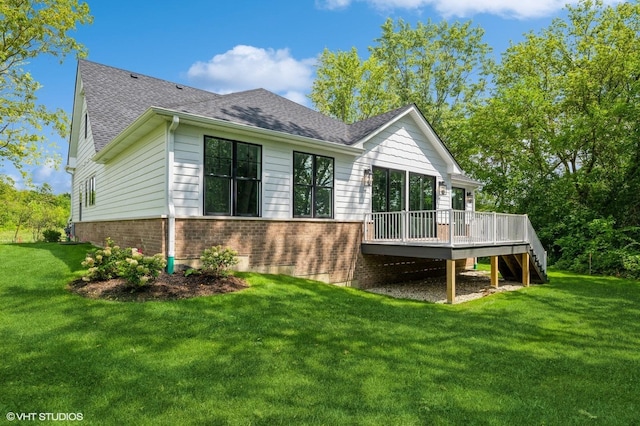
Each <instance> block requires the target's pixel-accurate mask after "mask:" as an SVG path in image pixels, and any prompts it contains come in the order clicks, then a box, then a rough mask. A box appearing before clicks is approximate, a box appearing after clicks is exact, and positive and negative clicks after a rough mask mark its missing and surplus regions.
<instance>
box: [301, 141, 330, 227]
mask: <svg viewBox="0 0 640 426" xmlns="http://www.w3.org/2000/svg"><path fill="white" fill-rule="evenodd" d="M333 182H334V159H333V158H331V157H325V156H322V155H315V154H306V153H303V152H294V153H293V216H294V217H317V218H332V217H333Z"/></svg>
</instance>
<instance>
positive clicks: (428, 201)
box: [409, 173, 436, 211]
mask: <svg viewBox="0 0 640 426" xmlns="http://www.w3.org/2000/svg"><path fill="white" fill-rule="evenodd" d="M435 190H436V178H435V177H434V176H427V175H422V174H419V173H409V210H411V211H419V210H434V209H435V208H436V201H435V197H434V193H435Z"/></svg>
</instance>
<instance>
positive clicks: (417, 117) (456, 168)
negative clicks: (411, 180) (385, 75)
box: [353, 106, 462, 174]
mask: <svg viewBox="0 0 640 426" xmlns="http://www.w3.org/2000/svg"><path fill="white" fill-rule="evenodd" d="M408 115H409V116H411V118H413V120H414V122H415V123H416V124H417V125H418V127H420V129H421V130H422V133H424V135H425V136H426V137H427V139H428V140H429V141H431V143H432V145H433V147H434V148H435V150H436V151H437V152H438V154H440V156H441V157H442V159H443V160H444V162H445V163H446V164H447V172H448V173H449V174H453V173H457V174H462V169H461V168H460V165H459V164H458V162H457V161H456V160H455V158H453V155H451V152H449V150H448V149H447V148H446V147H445V146H444V143H443V142H442V140H440V138H439V137H438V135H437V134H436V132H434V131H433V129H432V128H431V125H429V123H428V122H427V120H426V119H425V118H424V117H423V115H422V113H420V111H418V109H417V108H416V107H415V106H412V107H411V108H409V109H407V110H406V111H405V112H403V113H402V114H400V115H398V116H397V117H394V118H393V119H392V120H389V121H388V122H387V123H386V124H384V125H383V126H380V127H379V128H378V129H376V130H375V131H374V132H372V133H370V134H368V135H367V136H365V137H364V138H362V139H361V140H359V141H358V142H356V143H355V144H353V146H354V147H360V148H362V147H363V146H364V144H365V143H366V142H367V141H369V140H371V139H372V138H373V137H375V136H376V135H378V134H380V133H381V132H382V131H384V130H385V129H387V128H389V127H390V126H392V125H393V124H395V123H397V122H398V121H400V120H401V119H403V118H404V117H406V116H408Z"/></svg>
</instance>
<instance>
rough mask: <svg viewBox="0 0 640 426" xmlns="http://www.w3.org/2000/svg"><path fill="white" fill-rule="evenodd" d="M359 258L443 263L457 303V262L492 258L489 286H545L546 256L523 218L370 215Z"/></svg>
mask: <svg viewBox="0 0 640 426" xmlns="http://www.w3.org/2000/svg"><path fill="white" fill-rule="evenodd" d="M361 250H362V253H363V254H372V255H386V256H404V257H416V258H427V259H443V260H445V261H446V262H447V300H448V302H449V303H453V301H454V300H455V260H456V259H466V258H475V257H489V258H490V259H491V277H492V278H491V283H492V285H494V286H497V285H498V271H499V272H500V273H501V274H502V276H503V277H504V278H505V279H511V280H513V279H517V280H520V281H521V282H522V283H523V285H525V286H528V285H529V282H530V281H534V282H546V281H547V275H546V270H547V262H546V252H545V250H544V247H543V246H542V244H541V243H540V241H539V239H538V237H537V235H536V232H535V230H534V229H533V226H531V222H530V221H529V218H528V217H527V216H526V215H509V214H501V213H487V212H470V211H457V210H430V211H411V212H406V211H404V212H391V213H370V214H367V215H366V217H365V220H364V239H363V242H362V246H361Z"/></svg>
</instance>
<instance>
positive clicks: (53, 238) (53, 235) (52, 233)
mask: <svg viewBox="0 0 640 426" xmlns="http://www.w3.org/2000/svg"><path fill="white" fill-rule="evenodd" d="M42 236H43V237H44V240H45V241H46V242H48V243H57V242H58V241H60V237H61V236H62V232H59V231H56V230H55V229H47V230H45V231H43V232H42Z"/></svg>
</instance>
